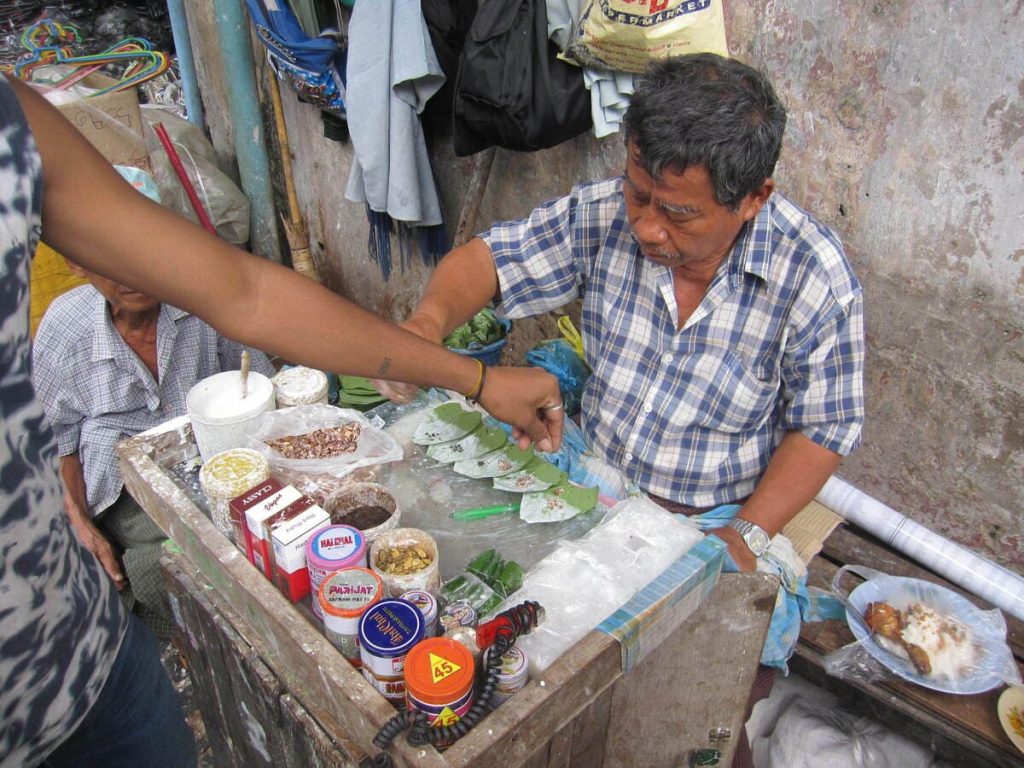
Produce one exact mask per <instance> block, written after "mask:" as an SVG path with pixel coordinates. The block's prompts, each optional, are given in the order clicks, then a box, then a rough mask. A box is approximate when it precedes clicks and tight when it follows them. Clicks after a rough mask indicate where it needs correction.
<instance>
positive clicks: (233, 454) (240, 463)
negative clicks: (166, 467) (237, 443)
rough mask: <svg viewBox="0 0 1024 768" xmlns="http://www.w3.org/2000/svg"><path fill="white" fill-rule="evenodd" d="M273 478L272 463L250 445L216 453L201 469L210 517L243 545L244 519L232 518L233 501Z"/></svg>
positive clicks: (200, 480)
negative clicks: (239, 536) (240, 536)
mask: <svg viewBox="0 0 1024 768" xmlns="http://www.w3.org/2000/svg"><path fill="white" fill-rule="evenodd" d="M269 478H270V463H269V462H268V461H267V459H266V458H265V457H264V456H263V455H262V454H260V453H257V452H256V451H252V450H249V449H248V448H230V449H228V450H226V451H221V452H219V453H215V454H214V455H213V456H211V457H210V459H209V461H207V462H206V463H205V464H203V467H202V469H200V470H199V485H200V486H201V487H202V489H203V493H205V494H206V500H207V502H208V503H209V508H210V519H212V520H213V524H214V525H216V526H217V528H218V529H219V530H220V532H221V533H223V534H224V535H225V536H227V537H228V538H229V539H231V541H232V542H234V544H235V545H236V546H238V547H240V548H243V549H244V547H245V543H244V542H240V541H238V540H237V537H238V533H237V532H238V530H240V521H232V519H231V500H232V499H234V498H235V497H237V496H241V495H242V494H243V493H245V492H246V491H248V490H250V489H251V488H254V487H256V486H257V485H259V484H260V483H264V482H266V481H267V480H268V479H269Z"/></svg>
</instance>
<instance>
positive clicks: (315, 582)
mask: <svg viewBox="0 0 1024 768" xmlns="http://www.w3.org/2000/svg"><path fill="white" fill-rule="evenodd" d="M351 567H355V568H365V567H366V540H365V539H364V538H363V534H362V533H361V532H360V531H359V530H357V529H356V528H353V527H351V526H349V525H325V526H324V527H323V528H318V529H317V530H316V531H314V532H313V535H312V536H310V537H309V539H308V540H307V541H306V568H307V570H308V571H309V586H310V589H311V590H312V592H313V594H314V595H316V594H317V593H318V592H319V591H320V585H321V584H323V582H324V579H326V578H327V577H328V576H330V575H331V574H332V573H334V572H335V571H340V570H341V569H342V568H351ZM313 613H315V614H316V615H317V616H318V617H319V618H321V619H322V618H323V617H324V616H323V612H322V611H321V607H320V601H319V600H313Z"/></svg>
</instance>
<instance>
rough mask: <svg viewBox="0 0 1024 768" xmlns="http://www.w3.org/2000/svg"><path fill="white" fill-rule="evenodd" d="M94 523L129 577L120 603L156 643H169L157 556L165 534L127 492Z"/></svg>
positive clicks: (168, 618)
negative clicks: (150, 633) (108, 541)
mask: <svg viewBox="0 0 1024 768" xmlns="http://www.w3.org/2000/svg"><path fill="white" fill-rule="evenodd" d="M96 524H97V526H98V527H99V529H100V530H101V531H102V532H103V534H104V535H105V536H106V537H107V538H108V539H109V540H110V542H111V543H112V544H113V545H114V546H115V547H116V548H117V550H118V551H119V552H120V553H121V564H122V565H123V566H124V573H125V576H127V577H128V587H127V588H126V589H125V590H124V591H122V592H120V593H119V594H120V596H121V601H122V602H123V603H124V604H125V607H126V608H130V609H131V610H132V612H134V613H135V615H136V616H138V617H139V618H140V619H142V623H143V624H145V625H146V626H147V627H149V628H150V629H151V630H152V632H153V634H154V635H156V637H157V639H158V640H161V641H164V642H166V641H167V640H170V639H171V630H172V629H173V628H174V620H173V618H172V617H171V607H170V604H169V603H168V599H167V587H166V586H165V585H164V580H163V575H162V573H161V571H160V556H161V555H162V554H163V549H164V548H163V544H164V542H165V541H167V537H166V536H165V535H164V532H163V531H162V530H160V526H158V525H157V524H156V523H154V522H153V520H152V518H151V517H150V516H149V515H147V514H146V511H145V510H144V509H143V508H142V507H140V506H139V504H138V502H137V501H135V499H133V498H132V497H131V494H129V493H128V491H122V492H121V495H120V496H119V497H118V499H117V501H115V502H114V503H113V504H111V505H110V506H109V507H107V508H106V509H105V510H104V511H103V512H101V513H100V514H99V515H98V516H97V518H96Z"/></svg>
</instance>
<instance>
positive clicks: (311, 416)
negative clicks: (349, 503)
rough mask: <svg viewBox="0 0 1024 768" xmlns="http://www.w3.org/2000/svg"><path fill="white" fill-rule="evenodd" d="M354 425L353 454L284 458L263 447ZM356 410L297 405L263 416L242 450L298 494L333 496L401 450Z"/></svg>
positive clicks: (397, 454) (322, 497)
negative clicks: (247, 450)
mask: <svg viewBox="0 0 1024 768" xmlns="http://www.w3.org/2000/svg"><path fill="white" fill-rule="evenodd" d="M352 422H355V423H357V424H359V427H360V431H359V437H358V439H357V440H356V447H355V450H354V451H352V452H351V453H343V454H341V455H339V456H332V457H330V458H324V459H287V458H285V457H283V456H282V455H281V454H279V453H278V452H277V451H275V450H274V449H273V448H271V447H270V446H269V445H267V443H266V441H267V440H274V439H276V438H279V437H287V436H290V435H305V434H308V433H310V432H314V431H315V430H318V429H323V428H325V427H342V426H345V425H346V424H349V423H352ZM381 426H382V425H381V424H380V423H379V422H378V423H374V422H371V421H370V420H368V419H367V418H366V417H365V416H364V415H363V414H361V413H360V412H359V411H354V410H351V409H348V408H336V407H334V406H333V405H322V404H319V403H316V404H312V405H296V406H292V407H291V408H279V409H278V410H276V411H268V412H267V413H265V414H263V415H262V416H261V417H260V419H259V421H258V422H257V423H256V427H255V428H254V429H253V430H252V432H251V433H250V434H249V436H248V440H247V447H249V448H252V449H253V450H254V451H258V452H259V453H261V454H263V455H264V456H266V457H267V460H268V461H269V462H270V470H271V473H272V474H274V475H276V476H277V477H279V478H280V479H281V480H283V481H286V482H288V483H290V484H292V485H294V486H295V487H296V488H298V489H299V490H300V491H302V492H303V493H305V494H307V495H309V496H311V497H313V498H314V499H317V500H318V501H323V500H324V499H326V498H327V497H328V496H329V495H331V494H332V493H334V492H336V491H337V490H338V489H339V488H340V487H341V486H342V485H343V484H344V483H343V482H341V480H342V478H346V477H348V476H349V475H351V474H352V473H353V472H355V471H356V470H358V469H362V468H364V467H371V466H374V465H376V464H383V463H386V462H389V461H397V460H398V459H400V458H402V449H401V448H400V447H399V445H398V443H396V442H395V440H394V438H392V437H391V435H389V434H387V433H386V432H384V430H383V429H381Z"/></svg>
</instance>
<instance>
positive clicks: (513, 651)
mask: <svg viewBox="0 0 1024 768" xmlns="http://www.w3.org/2000/svg"><path fill="white" fill-rule="evenodd" d="M529 667H530V660H529V659H528V658H527V656H526V651H524V650H523V649H521V648H520V647H519V646H518V645H513V646H512V647H511V648H510V649H509V651H508V653H506V654H505V655H504V656H502V657H501V668H500V671H499V672H498V681H497V684H496V685H495V686H494V693H492V694H491V709H495V708H497V707H499V706H501V705H502V704H504V703H505V702H506V701H508V700H509V699H510V698H511V697H512V694H514V693H516V692H517V691H521V690H523V688H525V687H526V683H527V679H528V677H529V672H530V670H529Z"/></svg>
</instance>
